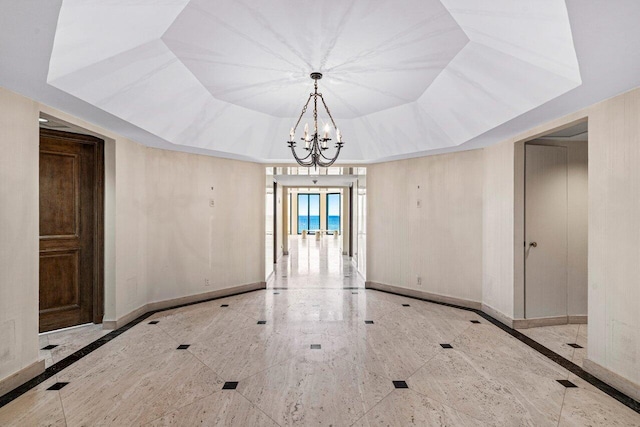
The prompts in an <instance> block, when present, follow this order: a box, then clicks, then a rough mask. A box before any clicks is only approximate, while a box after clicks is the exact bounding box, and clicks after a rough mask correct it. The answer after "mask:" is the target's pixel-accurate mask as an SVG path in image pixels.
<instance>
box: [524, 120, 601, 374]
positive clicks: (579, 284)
mask: <svg viewBox="0 0 640 427" xmlns="http://www.w3.org/2000/svg"><path fill="white" fill-rule="evenodd" d="M523 148H524V150H523V155H524V160H523V162H522V164H523V174H522V175H523V197H522V199H523V200H522V201H523V216H524V227H523V229H524V232H523V234H524V245H523V262H524V264H523V282H524V286H523V317H524V321H523V322H519V326H520V327H523V328H530V329H524V330H523V331H522V332H523V333H525V334H527V335H529V336H530V337H531V338H533V339H536V340H538V341H540V342H541V343H542V344H543V345H545V346H547V347H549V348H551V349H553V350H554V351H556V352H558V353H559V354H561V355H565V357H567V358H568V359H569V360H572V359H573V358H574V357H575V358H576V363H577V364H581V363H582V358H584V356H585V355H586V340H587V329H586V324H587V320H588V311H587V310H588V305H587V297H588V263H587V257H588V253H587V249H588V157H589V156H588V124H587V121H586V119H585V120H583V121H580V122H578V123H574V124H572V125H571V126H569V127H565V128H563V129H561V130H556V131H553V132H551V133H549V134H547V135H545V136H543V137H538V138H536V139H534V140H531V141H527V142H526V143H524V147H523ZM583 348H584V354H582V351H580V352H578V351H576V350H578V349H583Z"/></svg>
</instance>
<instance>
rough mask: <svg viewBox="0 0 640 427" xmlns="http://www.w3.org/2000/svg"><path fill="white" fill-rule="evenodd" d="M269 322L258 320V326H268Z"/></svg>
mask: <svg viewBox="0 0 640 427" xmlns="http://www.w3.org/2000/svg"><path fill="white" fill-rule="evenodd" d="M266 324H267V321H266V320H258V325H266Z"/></svg>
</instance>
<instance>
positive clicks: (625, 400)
mask: <svg viewBox="0 0 640 427" xmlns="http://www.w3.org/2000/svg"><path fill="white" fill-rule="evenodd" d="M367 290H368V291H376V292H384V293H387V294H393V295H399V296H402V297H405V298H412V299H416V300H420V301H425V302H430V303H432V304H438V305H444V306H447V307H452V308H457V309H460V310H466V311H471V312H473V313H476V314H477V315H478V316H480V317H482V318H483V319H485V320H487V321H489V322H490V323H492V324H493V325H494V326H497V327H498V328H500V329H502V330H503V331H505V332H506V333H508V334H509V335H511V336H512V337H514V338H516V339H517V340H519V341H521V342H523V343H524V344H526V345H528V346H529V347H531V348H532V349H534V350H535V351H537V352H538V353H540V354H542V355H543V356H545V357H547V358H548V359H551V360H552V361H554V362H555V363H557V364H558V365H560V366H562V367H563V368H565V369H566V370H567V371H569V372H571V373H572V374H574V375H575V376H577V377H579V378H581V379H583V380H584V381H586V382H588V383H589V384H591V385H592V386H594V387H596V388H598V389H599V390H600V391H602V392H603V393H606V394H608V395H609V396H611V397H613V398H614V399H616V400H617V401H618V402H620V403H622V404H623V405H625V406H628V407H629V408H631V409H633V410H634V411H636V412H637V413H639V414H640V402H638V401H637V400H635V399H634V398H632V397H631V396H628V395H626V394H625V393H623V392H621V391H620V390H618V389H617V388H615V387H612V386H610V385H609V384H607V383H605V382H604V381H602V380H600V379H598V378H596V377H594V376H593V375H591V374H590V373H588V372H587V371H585V370H584V369H582V368H581V367H580V366H578V365H576V364H575V363H573V362H571V361H570V360H567V359H565V358H564V357H562V356H560V355H559V354H558V353H556V352H554V351H553V350H550V349H548V348H547V347H545V346H543V345H542V344H540V343H539V342H537V341H535V340H533V339H532V338H529V337H528V336H526V335H525V334H523V333H522V332H520V331H518V330H516V329H513V328H511V327H509V326H507V325H505V324H504V323H502V322H500V321H499V320H497V319H495V318H494V317H492V316H490V315H488V314H487V313H485V312H484V311H482V310H478V309H476V308H469V307H463V306H461V305H456V304H450V303H446V302H440V301H433V300H430V299H427V298H420V297H414V296H409V295H403V294H401V293H399V292H392V291H386V290H380V289H371V288H368V289H367Z"/></svg>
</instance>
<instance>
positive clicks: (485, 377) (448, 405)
mask: <svg viewBox="0 0 640 427" xmlns="http://www.w3.org/2000/svg"><path fill="white" fill-rule="evenodd" d="M453 350H454V351H457V352H458V353H462V354H465V355H467V356H473V355H470V354H469V353H466V352H464V351H462V350H458V349H455V348H454V349H453ZM436 356H438V354H436V355H435V356H434V357H436ZM477 357H479V356H477ZM431 359H433V357H432V358H431ZM480 359H482V358H480ZM427 363H429V362H427ZM427 363H425V365H423V367H424V366H426V365H427ZM420 369H422V367H421V368H420ZM417 372H418V371H416V372H414V373H413V374H412V375H411V376H409V377H408V378H407V380H409V379H410V378H411V377H412V376H413V375H415V374H416V373H417ZM475 372H477V373H478V374H480V375H481V376H482V377H483V379H484V380H485V381H486V380H489V382H491V381H495V382H498V384H500V385H501V386H502V387H503V388H505V389H509V388H510V387H509V385H508V384H506V385H505V384H504V383H503V382H501V381H499V380H498V379H496V378H494V377H492V376H490V374H489V372H487V371H485V372H479V371H477V370H476V371H475ZM488 375H489V376H488ZM409 389H410V390H412V391H414V392H416V393H418V394H419V395H421V396H424V397H426V398H428V399H431V400H433V401H434V402H438V403H439V404H441V405H443V406H447V407H449V408H453V409H455V410H456V411H458V412H461V413H463V414H465V415H467V416H469V417H471V418H473V419H475V420H478V418H477V417H475V416H473V415H471V414H469V413H467V412H465V411H463V410H462V409H459V408H458V407H457V406H456V405H455V403H445V402H442V401H440V400H439V399H436V398H434V397H432V396H428V395H426V394H424V393H421V392H420V391H418V390H415V389H412V388H411V386H410V387H409ZM564 392H565V393H566V389H565V390H564ZM510 395H511V396H513V397H514V398H516V400H517V401H518V403H520V399H517V397H516V395H515V394H514V393H513V392H510ZM522 406H523V407H526V405H522ZM560 413H561V412H560ZM560 413H559V414H560ZM558 416H560V415H558ZM478 421H479V422H481V423H482V421H481V420H478Z"/></svg>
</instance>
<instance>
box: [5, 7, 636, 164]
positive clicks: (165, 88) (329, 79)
mask: <svg viewBox="0 0 640 427" xmlns="http://www.w3.org/2000/svg"><path fill="white" fill-rule="evenodd" d="M5 3H6V7H5ZM33 3H37V4H39V6H40V7H34V5H33ZM638 3H640V2H634V1H633V0H631V1H625V0H610V1H600V0H593V1H590V2H581V1H578V0H569V1H567V2H566V3H565V1H563V0H537V1H535V2H521V1H514V0H492V1H487V2H479V1H476V0H394V1H371V0H351V1H344V0H326V1H308V0H298V1H291V0H274V1H269V2H256V1H250V0H162V1H159V0H136V1H135V2H122V1H121V0H56V1H53V0H52V1H49V2H45V1H35V2H33V1H32V2H18V1H16V2H8V1H5V2H4V3H3V6H2V7H3V9H4V12H6V13H4V14H2V16H3V17H0V24H1V25H0V37H1V39H0V40H2V41H3V45H2V46H0V58H2V61H1V62H5V59H12V58H11V57H14V58H15V60H16V61H17V62H18V65H17V66H19V65H20V64H22V65H23V66H31V67H35V68H36V70H31V71H30V72H27V73H26V75H23V76H19V75H17V74H18V73H19V71H18V70H17V68H16V67H17V66H16V65H15V64H13V65H9V64H6V62H5V64H0V84H1V85H3V86H7V87H9V88H10V89H14V90H17V91H19V92H23V93H25V94H26V95H28V96H32V97H34V98H35V99H38V100H42V101H44V102H46V103H49V104H51V105H53V106H54V107H58V108H60V109H63V110H66V111H68V112H70V113H72V114H76V115H79V116H81V117H82V118H86V119H88V120H90V121H94V122H96V123H97V124H99V125H103V126H105V127H107V128H109V129H111V130H114V131H117V132H120V133H122V134H123V135H125V136H129V137H132V138H133V139H136V140H139V141H140V142H143V143H146V144H147V145H151V146H160V147H163V148H172V149H179V150H184V151H192V152H200V153H205V154H213V155H222V156H225V157H235V158H244V159H251V160H257V161H262V162H290V161H291V156H290V152H288V148H287V145H286V140H287V139H288V134H289V128H290V127H291V126H293V124H294V123H295V119H296V118H297V115H298V114H299V113H300V110H301V108H302V106H303V104H304V102H305V101H306V99H307V97H308V94H309V92H310V91H312V86H313V84H312V81H311V79H309V73H310V72H312V71H320V72H322V73H323V74H324V78H323V79H322V80H320V83H319V84H320V91H321V92H323V93H324V95H325V99H326V101H327V104H328V106H329V108H330V109H331V111H332V114H333V115H334V117H335V119H336V122H337V124H338V126H339V127H340V129H341V132H342V134H343V135H344V140H345V141H346V144H345V148H344V149H343V154H342V155H341V160H342V161H343V162H353V163H358V162H372V161H382V160H389V159H395V158H403V157H410V156H415V155H420V154H429V153H435V152H442V151H451V150H458V149H467V148H474V147H478V146H483V145H486V144H488V143H491V142H496V141H497V140H499V139H501V138H504V137H507V136H510V135H511V134H513V133H514V132H518V131H520V132H521V131H524V130H526V129H527V128H528V127H531V126H534V125H536V124H539V123H540V122H541V121H545V120H550V119H552V118H555V117H557V116H559V115H562V114H567V113H570V112H572V111H575V110H576V109H579V108H582V107H584V106H586V105H589V104H590V103H593V102H595V101H597V100H600V99H603V98H606V97H608V96H613V95H615V94H616V93H619V92H620V91H623V90H626V89H630V88H632V87H635V86H637V85H638V84H639V83H640V79H639V78H638V74H639V73H637V72H636V73H631V72H629V70H627V69H623V68H619V67H620V65H622V64H625V65H626V67H633V66H637V65H639V64H640V58H639V57H638V53H637V51H638V49H637V48H638V47H640V46H639V45H640V32H639V30H638V29H637V27H638V26H637V25H636V24H635V22H636V20H635V19H631V18H629V14H631V15H632V16H635V17H636V18H637V17H638V14H640V7H638ZM621 8H622V9H625V11H626V13H621V11H620V10H619V9H621ZM614 9H618V10H614ZM29 14H31V15H32V16H29ZM34 14H35V15H37V16H33V15H34ZM25 28H26V30H25ZM29 29H32V30H34V31H35V34H34V33H33V32H32V33H30V37H27V38H26V39H25V38H21V37H20V36H21V35H23V36H24V34H25V32H26V31H28V30H29ZM36 30H37V31H36ZM615 32H618V33H619V34H615ZM623 40H624V43H622V44H621V43H620V42H621V41H623ZM25 47H27V48H28V47H31V48H33V50H32V51H28V50H27V51H26V53H25V51H24V48H25ZM20 52H22V53H20ZM605 52H606V54H607V55H605V56H603V53H605ZM612 55H614V56H615V61H613V63H612V61H610V60H609V57H610V56H612ZM43 65H45V66H46V68H45V69H44V70H42V67H43ZM612 65H613V66H614V67H613V68H612V67H611V66H612ZM616 66H617V67H618V68H616ZM607 69H608V73H607ZM636 70H637V68H636ZM83 106H84V108H82V107H83ZM325 119H326V117H321V120H325Z"/></svg>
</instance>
